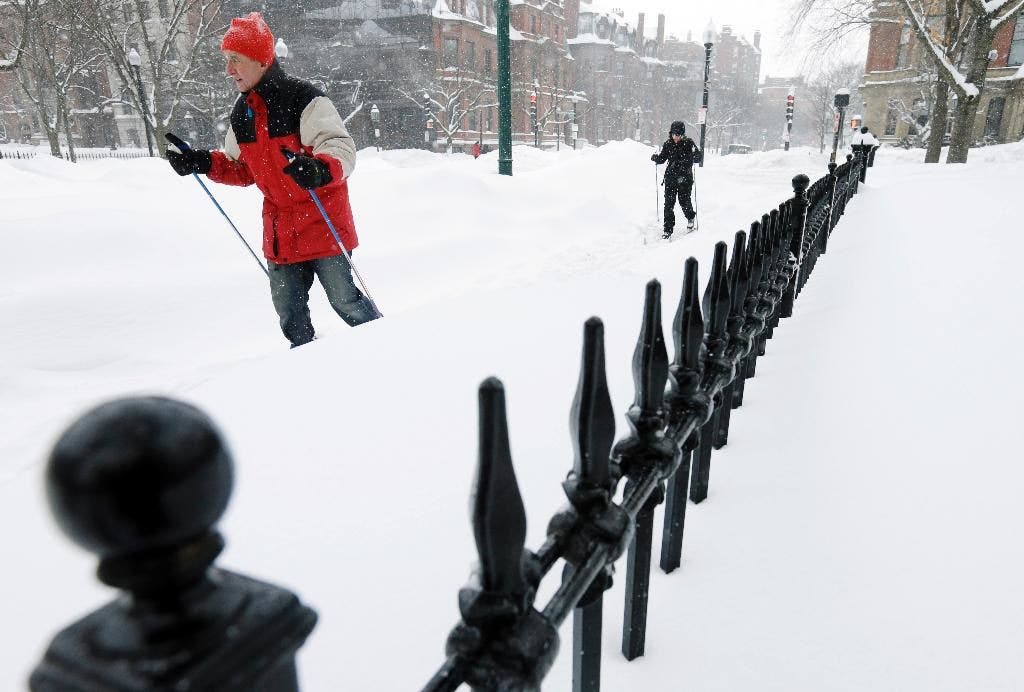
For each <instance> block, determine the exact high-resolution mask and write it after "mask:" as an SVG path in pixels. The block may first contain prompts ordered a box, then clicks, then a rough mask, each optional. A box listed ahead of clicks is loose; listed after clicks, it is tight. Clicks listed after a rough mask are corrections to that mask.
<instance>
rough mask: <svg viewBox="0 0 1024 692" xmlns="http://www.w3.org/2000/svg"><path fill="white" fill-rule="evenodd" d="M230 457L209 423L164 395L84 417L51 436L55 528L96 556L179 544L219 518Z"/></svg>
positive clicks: (227, 492)
mask: <svg viewBox="0 0 1024 692" xmlns="http://www.w3.org/2000/svg"><path fill="white" fill-rule="evenodd" d="M233 480H234V478H233V468H232V461H231V455H230V453H229V452H228V450H227V447H226V446H225V444H224V441H223V439H222V437H221V435H220V432H219V431H218V430H217V428H216V427H215V426H214V424H213V421H211V420H210V418H209V417H208V416H207V415H206V414H205V413H203V412H202V411H200V410H199V409H198V408H196V407H195V406H192V405H190V404H186V403H183V402H180V401H175V400H173V399H167V398H164V397H130V398H124V399H117V400H114V401H111V402H107V403H104V404H101V405H100V406H97V407H96V408H93V409H91V410H89V411H87V412H86V413H85V414H83V415H82V416H81V417H80V418H78V420H76V421H75V422H74V423H72V424H71V426H70V427H69V428H68V429H67V430H65V431H64V433H63V434H62V435H61V436H60V438H59V439H58V440H57V443H56V444H55V445H54V448H53V451H52V452H51V453H50V458H49V461H48V463H47V468H46V494H47V499H48V501H49V505H50V510H51V511H52V512H53V515H54V517H55V518H56V520H57V524H58V525H59V526H60V528H61V530H62V531H63V532H64V533H65V534H67V535H68V537H70V538H71V540H73V541H74V542H75V543H77V544H78V545H80V546H82V547H83V548H86V549H87V550H89V551H91V552H94V553H96V554H98V555H99V556H100V557H103V558H109V557H119V556H125V555H131V554H134V553H140V552H145V551H149V550H152V549H155V548H165V547H170V546H175V545H178V544H181V543H184V542H186V541H189V540H190V539H193V538H195V537H197V536H199V535H202V534H204V533H206V532H207V531H208V530H209V529H210V527H212V526H213V525H214V524H216V522H217V520H218V519H220V517H221V515H222V514H223V513H224V510H225V508H226V507H227V504H228V498H229V497H230V496H231V488H232V484H233Z"/></svg>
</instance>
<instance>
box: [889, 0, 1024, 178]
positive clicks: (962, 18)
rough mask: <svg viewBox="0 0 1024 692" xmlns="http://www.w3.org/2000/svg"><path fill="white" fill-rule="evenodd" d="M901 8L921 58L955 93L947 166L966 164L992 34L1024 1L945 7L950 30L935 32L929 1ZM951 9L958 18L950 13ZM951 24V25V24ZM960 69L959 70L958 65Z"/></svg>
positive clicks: (970, 0)
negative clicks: (921, 50)
mask: <svg viewBox="0 0 1024 692" xmlns="http://www.w3.org/2000/svg"><path fill="white" fill-rule="evenodd" d="M899 5H900V7H901V8H902V9H903V11H904V12H905V13H906V15H907V18H908V19H909V20H910V24H911V27H912V28H913V29H914V32H915V34H916V35H917V38H918V39H919V40H920V41H921V43H922V44H923V46H924V49H925V50H924V52H925V54H926V55H927V56H928V57H929V58H930V60H931V61H932V63H933V64H934V65H935V68H936V70H938V72H939V73H940V74H941V75H942V76H943V80H944V81H945V82H946V83H947V84H948V85H949V87H950V88H951V89H953V91H954V92H955V93H956V95H957V103H956V112H955V116H954V121H953V133H952V135H951V137H950V143H949V153H948V154H947V155H946V163H964V162H966V161H967V153H968V151H969V147H970V145H971V144H972V141H971V134H972V131H973V129H974V119H975V117H976V116H977V113H978V106H979V104H980V102H981V95H982V93H983V92H984V89H985V73H986V71H987V70H988V65H989V62H990V60H991V58H990V57H989V51H991V50H992V43H993V40H994V39H995V35H996V33H997V32H998V31H999V29H1001V28H1002V27H1003V25H1005V24H1006V23H1007V22H1009V21H1010V20H1011V19H1015V18H1016V17H1017V16H1018V15H1019V14H1020V12H1021V9H1022V8H1024V0H989V2H984V0H966V2H964V3H956V2H954V3H946V8H945V9H946V20H947V22H949V20H950V18H951V17H952V19H953V22H951V23H947V25H946V26H947V27H950V28H952V29H953V30H952V31H947V32H944V33H942V34H939V33H938V32H936V31H933V30H932V29H931V27H930V26H929V21H928V19H929V10H930V9H931V7H932V3H931V2H923V1H922V0H899ZM951 10H953V11H959V14H953V15H951ZM951 25H952V26H951ZM958 41H962V45H963V51H962V57H961V59H960V60H958V61H957V63H954V62H953V61H952V60H950V56H951V55H955V54H957V53H958V52H960V51H958V47H957V42H958ZM961 66H962V67H961Z"/></svg>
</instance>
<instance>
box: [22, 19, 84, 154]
mask: <svg viewBox="0 0 1024 692" xmlns="http://www.w3.org/2000/svg"><path fill="white" fill-rule="evenodd" d="M5 9H10V10H12V11H13V12H15V13H17V14H18V15H19V19H20V22H19V23H20V24H21V26H22V27H23V32H22V34H21V36H20V37H19V38H18V43H12V42H10V41H11V39H10V38H9V37H8V38H7V39H6V41H7V44H6V45H5V46H3V47H5V48H8V49H10V50H11V51H12V52H13V53H15V54H16V55H17V57H16V58H15V59H12V62H15V61H17V62H18V63H19V64H20V67H19V68H18V69H16V70H15V74H16V75H17V78H18V83H19V86H20V87H21V89H22V91H23V92H24V94H25V96H26V97H28V99H29V100H30V101H31V102H32V104H33V106H34V107H35V109H36V112H37V113H38V115H39V122H40V125H41V126H42V128H43V131H44V133H45V134H46V138H47V140H48V141H49V144H50V153H51V154H53V155H54V156H61V146H60V137H61V134H62V133H63V135H64V138H65V140H66V142H67V147H68V157H69V159H70V160H71V161H75V160H76V155H75V142H74V136H73V132H72V127H73V124H72V121H71V110H72V108H73V107H74V105H75V104H74V99H73V97H72V92H73V91H74V89H75V88H76V87H78V86H81V84H80V83H79V82H80V80H81V79H82V78H83V77H84V76H85V75H87V74H89V73H91V71H92V70H95V69H98V68H99V67H100V66H101V65H102V61H103V54H102V51H100V50H99V49H97V48H96V47H95V46H93V45H92V44H90V43H89V42H87V41H83V40H82V38H83V37H82V30H81V24H80V22H79V18H78V16H77V14H76V13H75V12H74V11H73V10H72V9H71V8H69V7H68V6H66V5H64V4H62V3H60V2H47V1H46V0H20V1H16V2H13V3H10V4H9V6H8V8H5Z"/></svg>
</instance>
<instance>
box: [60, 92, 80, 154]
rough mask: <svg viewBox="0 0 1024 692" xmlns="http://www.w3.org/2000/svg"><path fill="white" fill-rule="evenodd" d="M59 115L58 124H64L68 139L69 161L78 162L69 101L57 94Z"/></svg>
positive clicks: (65, 134)
mask: <svg viewBox="0 0 1024 692" xmlns="http://www.w3.org/2000/svg"><path fill="white" fill-rule="evenodd" d="M57 110H58V113H57V117H58V118H59V119H60V122H59V123H58V126H62V127H63V130H64V136H65V137H66V138H67V140H68V161H70V162H71V163H78V156H77V155H76V154H75V138H74V135H73V134H72V132H71V117H70V114H69V113H68V102H67V100H66V99H65V98H64V97H63V96H60V95H58V96H57Z"/></svg>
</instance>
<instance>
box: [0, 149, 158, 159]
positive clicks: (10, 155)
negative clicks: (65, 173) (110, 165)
mask: <svg viewBox="0 0 1024 692" xmlns="http://www.w3.org/2000/svg"><path fill="white" fill-rule="evenodd" d="M44 155H45V156H49V155H50V150H49V149H46V150H37V149H8V150H4V149H0V160H3V159H7V160H10V159H34V158H36V157H37V156H44ZM148 156H149V154H148V153H147V152H145V151H134V150H130V149H127V150H122V149H110V150H106V149H104V150H87V151H76V152H75V160H76V161H99V160H101V159H144V158H147V157H148ZM70 157H71V154H69V153H68V152H67V150H63V151H61V155H60V158H62V159H65V160H70Z"/></svg>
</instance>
